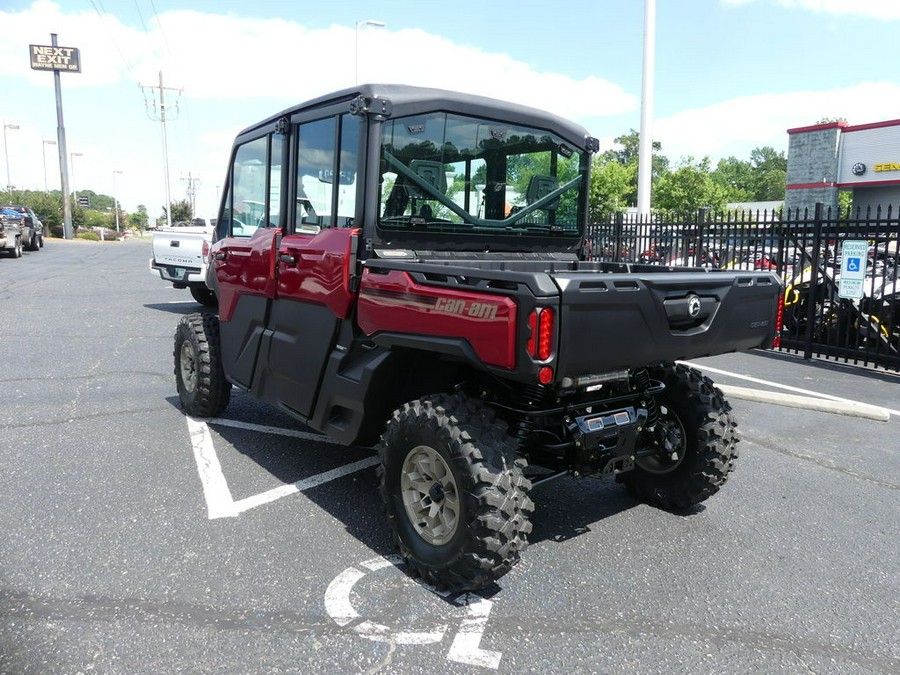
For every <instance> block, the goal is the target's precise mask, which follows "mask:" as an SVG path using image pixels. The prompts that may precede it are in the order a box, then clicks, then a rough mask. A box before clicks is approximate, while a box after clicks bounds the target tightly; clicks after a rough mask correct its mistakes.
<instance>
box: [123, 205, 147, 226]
mask: <svg viewBox="0 0 900 675" xmlns="http://www.w3.org/2000/svg"><path fill="white" fill-rule="evenodd" d="M149 220H150V218H149V216H148V215H147V207H146V206H144V205H143V204H138V207H137V211H135V212H134V213H132V214H131V215H129V216H128V227H132V228H133V227H136V228H137V229H139V230H146V229H147V226H148V224H149Z"/></svg>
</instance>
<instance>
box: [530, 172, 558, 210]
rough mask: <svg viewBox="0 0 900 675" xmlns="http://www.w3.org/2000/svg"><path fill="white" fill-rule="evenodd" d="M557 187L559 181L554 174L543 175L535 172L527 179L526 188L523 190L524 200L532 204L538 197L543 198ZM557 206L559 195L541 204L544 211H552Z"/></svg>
mask: <svg viewBox="0 0 900 675" xmlns="http://www.w3.org/2000/svg"><path fill="white" fill-rule="evenodd" d="M558 189H559V181H558V180H557V179H556V178H555V177H554V176H544V175H541V174H535V175H533V176H532V177H531V180H529V181H528V189H527V190H526V191H525V202H526V203H527V204H529V205H531V204H534V203H535V202H536V201H538V200H539V199H543V198H544V197H546V196H547V195H549V194H550V193H551V192H553V191H554V190H558ZM558 206H559V197H557V198H556V199H552V200H550V201H549V202H548V203H547V204H544V205H543V206H541V209H543V210H545V211H553V210H555V209H556V208H557V207H558Z"/></svg>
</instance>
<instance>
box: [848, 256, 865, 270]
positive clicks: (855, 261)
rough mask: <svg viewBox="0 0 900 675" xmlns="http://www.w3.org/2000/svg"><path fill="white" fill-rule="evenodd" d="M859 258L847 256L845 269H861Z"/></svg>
mask: <svg viewBox="0 0 900 675" xmlns="http://www.w3.org/2000/svg"><path fill="white" fill-rule="evenodd" d="M861 260H862V259H861V258H847V271H848V272H859V271H860V269H862V266H861Z"/></svg>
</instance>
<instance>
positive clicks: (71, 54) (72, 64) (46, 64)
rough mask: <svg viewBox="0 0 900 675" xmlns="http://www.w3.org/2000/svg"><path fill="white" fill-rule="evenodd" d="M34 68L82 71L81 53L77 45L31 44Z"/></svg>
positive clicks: (68, 71)
mask: <svg viewBox="0 0 900 675" xmlns="http://www.w3.org/2000/svg"><path fill="white" fill-rule="evenodd" d="M29 52H30V53H31V69H32V70H62V71H64V72H67V73H80V72H81V55H80V53H79V51H78V48H77V47H54V46H52V45H29Z"/></svg>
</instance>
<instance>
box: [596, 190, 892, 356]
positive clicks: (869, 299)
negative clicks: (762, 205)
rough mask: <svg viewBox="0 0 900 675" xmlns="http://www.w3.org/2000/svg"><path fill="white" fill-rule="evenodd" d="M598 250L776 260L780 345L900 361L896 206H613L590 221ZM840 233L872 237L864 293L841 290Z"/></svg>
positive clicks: (626, 258)
mask: <svg viewBox="0 0 900 675" xmlns="http://www.w3.org/2000/svg"><path fill="white" fill-rule="evenodd" d="M589 232H590V236H589V238H588V241H587V242H586V245H587V252H588V255H589V257H591V258H592V259H594V260H602V261H617V262H644V263H651V264H658V265H691V266H698V267H708V268H714V269H747V270H772V271H775V272H778V273H779V274H780V275H781V278H782V280H783V282H784V313H783V317H782V329H781V333H780V346H779V347H778V348H780V349H781V350H783V351H788V352H792V353H799V354H802V355H803V357H804V358H806V359H810V358H812V356H813V355H817V356H823V357H826V358H832V359H835V360H840V361H843V362H845V363H854V364H858V365H867V366H868V365H871V366H877V367H881V368H885V369H888V370H895V371H900V279H898V271H900V266H898V262H900V259H898V255H900V254H898V242H900V208H898V207H886V208H879V209H877V210H874V211H873V210H867V211H865V212H862V211H855V212H852V211H848V212H840V211H839V212H832V211H831V209H825V208H823V206H822V205H821V204H818V205H817V206H816V208H815V209H813V210H804V211H802V212H793V211H788V212H781V211H774V212H773V211H754V212H748V211H744V212H737V213H722V214H711V213H709V212H708V211H707V210H705V209H701V210H700V211H699V212H697V213H696V214H692V215H691V216H690V217H685V216H681V217H667V216H658V215H655V216H654V217H653V218H652V219H650V220H647V219H642V220H638V219H637V218H635V217H633V216H627V215H624V214H617V216H616V218H615V219H614V220H613V221H612V222H609V223H604V224H598V225H591V226H590V230H589ZM845 241H866V242H868V263H867V268H866V277H865V281H864V282H863V297H862V298H861V299H858V300H851V299H847V298H841V297H840V295H839V286H840V269H841V249H842V245H843V243H844V242H845Z"/></svg>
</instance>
